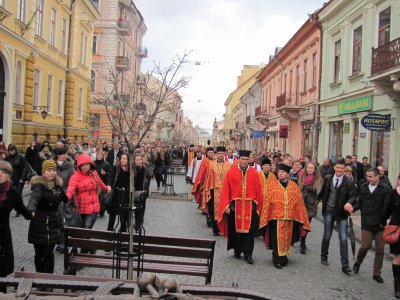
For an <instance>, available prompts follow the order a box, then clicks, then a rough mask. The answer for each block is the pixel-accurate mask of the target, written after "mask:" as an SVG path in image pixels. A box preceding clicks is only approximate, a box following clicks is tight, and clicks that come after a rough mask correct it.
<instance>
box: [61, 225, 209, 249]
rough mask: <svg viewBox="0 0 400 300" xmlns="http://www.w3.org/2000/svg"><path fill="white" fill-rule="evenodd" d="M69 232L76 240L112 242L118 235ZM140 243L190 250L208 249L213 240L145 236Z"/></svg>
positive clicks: (124, 238) (124, 235) (82, 230)
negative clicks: (188, 248) (189, 248)
mask: <svg viewBox="0 0 400 300" xmlns="http://www.w3.org/2000/svg"><path fill="white" fill-rule="evenodd" d="M66 230H68V231H69V235H70V237H76V238H86V239H91V238H92V239H99V240H110V241H111V242H113V240H114V238H115V237H116V236H119V235H120V234H119V233H114V232H112V231H100V230H94V229H85V228H76V227H66ZM138 239H139V237H138V235H137V234H134V235H133V241H134V242H135V243H137V242H138ZM142 241H143V242H144V243H145V244H157V245H160V244H161V245H166V246H172V245H173V246H181V247H191V248H210V247H211V244H213V243H215V241H214V240H207V239H193V238H179V237H164V236H157V235H145V236H142ZM121 242H126V243H128V242H129V234H128V233H126V232H123V233H122V234H121Z"/></svg>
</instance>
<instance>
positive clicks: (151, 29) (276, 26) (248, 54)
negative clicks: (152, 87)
mask: <svg viewBox="0 0 400 300" xmlns="http://www.w3.org/2000/svg"><path fill="white" fill-rule="evenodd" d="M323 2H324V1H323V0H134V3H135V4H136V6H137V7H138V9H139V10H140V12H141V14H142V15H143V17H144V21H145V24H146V26H147V32H146V34H145V36H144V39H143V45H144V46H145V47H147V49H148V57H147V58H146V59H144V60H143V62H142V71H143V72H146V71H147V70H151V69H152V68H153V66H154V61H155V62H157V63H158V62H160V63H161V65H163V66H167V65H169V64H170V63H171V59H172V58H174V57H176V55H177V54H182V53H183V52H184V51H185V50H186V51H192V53H191V55H190V57H189V59H190V61H191V63H190V64H188V65H187V66H186V67H185V68H184V69H183V70H182V73H181V74H182V75H186V76H190V77H192V80H191V81H190V83H189V86H188V88H185V89H183V90H180V92H179V94H180V95H181V96H182V99H183V110H184V114H185V115H187V116H189V117H190V119H191V120H192V121H193V122H194V124H195V125H199V126H200V127H203V128H206V129H211V128H212V123H213V121H214V118H217V120H221V119H222V115H223V114H224V112H225V107H224V102H225V101H226V99H227V98H228V96H229V94H230V93H231V92H232V91H234V90H235V89H236V84H237V76H238V75H240V72H241V70H242V67H243V65H260V64H261V63H263V62H264V63H266V62H268V57H269V55H270V54H273V52H274V49H275V47H281V46H283V45H285V44H286V42H287V41H288V40H289V39H290V38H291V37H292V35H293V34H294V33H295V32H296V31H297V30H298V29H299V28H300V26H301V25H302V24H303V23H304V22H305V21H306V20H307V18H308V16H307V13H312V12H314V11H315V10H316V9H318V8H319V7H321V6H322V5H323ZM198 62H200V64H198Z"/></svg>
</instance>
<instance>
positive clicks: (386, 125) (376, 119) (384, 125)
mask: <svg viewBox="0 0 400 300" xmlns="http://www.w3.org/2000/svg"><path fill="white" fill-rule="evenodd" d="M361 125H362V126H363V127H364V128H365V129H368V130H371V131H385V130H390V128H391V127H392V120H391V119H390V115H379V114H368V115H366V116H364V117H362V119H361Z"/></svg>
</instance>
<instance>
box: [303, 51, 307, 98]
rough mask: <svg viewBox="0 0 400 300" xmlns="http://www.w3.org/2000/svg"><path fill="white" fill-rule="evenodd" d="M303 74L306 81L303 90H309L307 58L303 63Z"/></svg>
mask: <svg viewBox="0 0 400 300" xmlns="http://www.w3.org/2000/svg"><path fill="white" fill-rule="evenodd" d="M303 76H304V82H303V91H304V92H305V91H307V59H305V60H304V64H303Z"/></svg>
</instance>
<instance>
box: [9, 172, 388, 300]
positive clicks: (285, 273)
mask: <svg viewBox="0 0 400 300" xmlns="http://www.w3.org/2000/svg"><path fill="white" fill-rule="evenodd" d="M151 188H152V190H154V189H155V186H154V182H152V186H151ZM190 188H191V186H189V185H186V184H185V179H184V177H183V176H176V177H175V191H176V192H177V193H185V192H188V191H189V190H190ZM28 200H29V199H28V193H27V194H26V197H24V201H25V203H27V201H28ZM196 207H197V205H196V204H195V203H194V202H190V201H176V200H160V199H151V196H150V199H148V200H147V207H146V214H145V223H144V226H145V229H146V232H147V233H148V234H155V235H170V236H183V237H192V238H196V237H197V238H213V236H212V232H211V229H210V228H208V227H207V225H206V220H205V217H204V216H203V215H202V214H201V213H200V212H199V211H197V209H196ZM107 221H108V216H107V215H106V216H105V217H104V218H99V219H98V220H97V222H96V224H95V228H96V229H100V230H104V229H105V228H106V226H107ZM11 226H12V232H13V242H14V254H15V265H16V266H24V267H25V269H26V270H27V271H35V268H34V264H33V256H34V250H33V245H31V244H28V242H27V231H28V226H29V223H28V222H27V221H26V220H24V219H23V217H19V218H15V217H14V213H13V215H12V217H11ZM311 226H312V232H311V233H310V234H309V235H308V238H307V246H308V248H309V250H308V252H307V255H302V254H300V253H299V245H298V244H296V245H295V246H294V247H293V248H292V254H291V255H290V256H289V265H288V266H287V267H285V268H283V269H282V270H277V269H275V268H274V266H273V264H272V262H271V260H272V255H271V251H270V250H267V249H266V248H265V246H264V243H263V241H262V240H261V239H260V238H257V239H256V241H255V249H254V254H253V258H254V262H255V264H254V265H248V264H247V263H246V262H245V261H244V260H243V259H241V260H237V259H234V258H233V251H232V250H231V251H229V252H228V251H227V250H226V239H225V238H223V237H216V238H215V239H216V241H217V243H216V249H215V260H214V269H213V277H212V284H213V285H219V286H232V285H233V284H234V285H237V286H239V287H240V288H243V289H251V290H256V291H259V292H262V293H264V294H265V295H267V296H269V297H270V298H271V299H394V293H393V279H392V271H391V261H390V260H389V259H388V258H387V257H386V258H385V260H384V265H383V270H382V277H383V279H384V281H385V283H384V284H379V283H376V282H375V281H373V280H372V265H373V255H374V252H373V251H370V252H369V253H368V255H367V257H366V259H365V261H364V263H363V264H362V266H361V269H360V273H359V274H357V275H354V274H353V275H351V276H347V275H345V274H343V273H342V272H341V266H340V256H339V242H338V235H337V233H336V232H334V234H333V235H332V239H331V246H330V255H329V262H330V265H329V266H328V267H326V266H323V265H321V264H320V256H319V255H320V246H321V238H322V234H323V224H322V223H321V222H320V221H319V220H317V219H315V220H313V221H312V223H311ZM358 247H359V244H357V249H358ZM387 248H388V247H387ZM349 253H350V255H349V259H350V264H351V265H352V264H353V262H354V261H353V258H352V256H351V250H350V246H349ZM62 272H63V255H61V254H59V253H58V252H56V268H55V273H59V274H62ZM78 274H81V275H89V276H100V277H111V271H110V270H101V269H93V268H85V269H83V270H82V271H79V272H78ZM177 278H178V280H180V281H181V282H188V283H198V284H204V279H203V278H200V277H199V278H197V277H186V276H177Z"/></svg>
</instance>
